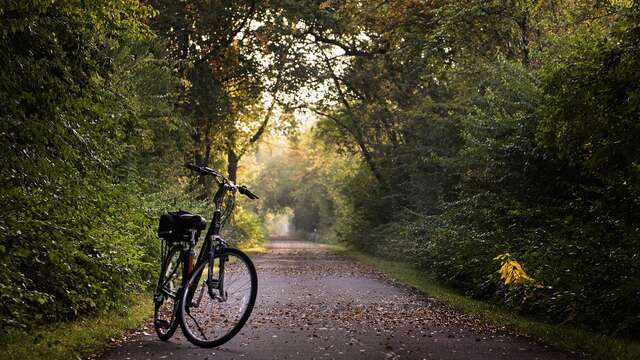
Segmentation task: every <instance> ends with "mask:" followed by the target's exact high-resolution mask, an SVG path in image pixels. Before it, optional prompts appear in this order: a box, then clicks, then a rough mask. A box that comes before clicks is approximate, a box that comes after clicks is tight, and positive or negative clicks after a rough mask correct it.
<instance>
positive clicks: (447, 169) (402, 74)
mask: <svg viewBox="0 0 640 360" xmlns="http://www.w3.org/2000/svg"><path fill="white" fill-rule="evenodd" d="M351 6H353V4H350V3H349V2H346V3H344V4H343V3H340V4H333V3H332V7H331V9H332V11H331V12H328V13H323V15H322V16H324V17H329V18H330V19H333V20H334V21H336V22H339V21H338V19H339V20H340V21H348V22H351V23H350V24H346V25H345V24H343V23H340V24H339V25H335V32H333V33H331V36H328V35H327V34H328V33H329V32H328V31H327V30H326V29H317V28H312V29H310V30H309V31H311V32H313V31H317V32H320V33H321V34H324V35H325V37H324V38H321V37H320V36H317V37H316V39H317V40H318V41H317V42H318V43H320V44H319V45H318V47H319V48H323V47H324V48H325V51H328V50H326V48H328V47H330V46H335V47H336V48H339V49H341V50H342V51H343V52H344V53H347V54H348V55H350V57H347V58H346V59H345V58H344V57H340V56H336V57H333V58H329V59H325V60H324V65H325V68H326V76H327V79H328V83H329V84H330V85H329V86H330V88H331V90H332V91H331V93H330V95H328V96H327V98H328V99H327V100H328V103H329V104H332V105H333V108H328V107H326V106H325V107H323V106H319V107H318V111H317V113H319V114H320V115H322V116H323V118H322V120H321V122H320V123H319V125H318V128H319V134H320V136H319V138H320V139H322V140H324V142H325V143H326V144H328V145H329V146H331V147H332V148H333V149H335V150H336V151H338V152H341V153H344V154H357V155H358V156H359V158H360V161H358V162H357V164H361V165H362V166H361V167H360V168H358V166H357V165H356V166H355V168H356V169H357V171H351V172H346V173H342V174H340V175H339V177H342V180H337V181H335V182H334V184H336V185H337V191H338V192H339V193H340V194H341V197H340V198H339V199H340V201H337V198H332V197H327V199H328V200H330V201H332V202H333V204H334V205H333V206H334V207H335V213H336V214H340V213H344V214H347V215H346V216H342V219H346V220H345V221H336V225H334V230H335V229H337V228H338V224H339V225H340V226H342V227H341V228H340V230H339V231H336V233H337V234H338V236H339V237H340V238H341V239H342V240H343V241H346V242H348V243H351V244H352V245H355V246H356V247H357V248H359V249H363V250H367V251H369V252H372V253H376V254H379V255H384V256H390V254H393V255H394V256H398V257H403V258H404V259H407V258H408V259H410V260H411V261H412V262H414V263H415V264H416V265H418V266H420V267H421V268H422V269H425V271H428V272H431V273H434V274H435V275H436V276H437V277H438V278H439V279H441V280H443V281H445V282H448V283H449V284H451V285H454V286H456V287H458V288H460V289H462V290H464V291H465V292H466V293H467V294H468V295H471V296H474V297H478V298H483V299H491V300H494V301H496V302H500V303H503V304H505V305H507V306H510V307H513V308H516V309H517V310H519V311H522V312H526V313H530V314H534V315H535V316H538V317H540V318H544V319H547V320H549V321H553V322H562V323H575V324H580V325H582V326H586V327H589V328H591V329H595V330H597V331H601V332H608V333H613V334H616V335H620V336H627V337H635V336H637V334H638V333H640V328H639V327H638V326H640V314H639V313H638V309H637V306H635V305H634V302H637V299H638V296H639V295H640V293H638V284H640V271H639V268H638V264H640V262H638V256H640V255H639V254H640V247H639V245H638V244H640V239H638V234H639V233H638V230H637V229H639V228H640V226H639V225H640V224H638V220H637V219H639V218H640V216H639V215H640V208H638V202H637V199H638V198H639V194H638V186H639V185H640V182H638V180H639V179H638V163H639V161H640V158H639V156H638V149H637V146H636V144H635V142H636V141H635V140H636V139H637V138H638V135H640V134H638V118H639V115H640V112H639V106H640V101H639V96H638V91H639V90H638V84H640V81H639V80H640V79H638V74H640V68H639V62H638V59H640V53H639V52H638V51H639V49H640V42H639V39H640V36H639V35H638V34H639V32H638V29H639V27H638V24H639V23H640V21H638V19H639V18H638V14H640V8H639V7H638V4H637V2H630V3H609V4H600V3H599V4H590V3H586V2H585V3H580V4H571V5H568V6H566V7H564V8H562V9H561V8H559V7H558V6H556V5H555V4H552V3H546V2H538V3H531V2H522V1H513V2H480V1H479V2H471V3H465V4H464V5H461V4H459V3H456V2H443V3H442V4H438V5H433V4H422V3H420V4H418V3H417V2H396V3H394V4H393V5H390V4H387V3H382V2H380V3H377V4H371V7H372V8H368V7H363V8H360V9H359V10H360V11H364V10H365V9H366V11H367V12H373V13H376V11H378V12H379V13H378V15H379V16H380V17H381V19H384V20H380V21H375V20H373V19H371V18H370V17H367V16H362V17H361V18H357V17H345V15H344V13H343V12H345V11H347V10H353V9H352V8H351ZM368 15H371V14H368ZM318 16H319V15H318ZM387 22H392V23H393V24H394V26H392V27H385V26H384V24H388V23H387ZM321 24H322V26H328V27H331V26H334V25H332V23H331V21H329V20H328V19H324V18H323V19H322V21H321ZM419 24H420V25H419ZM423 24H428V25H423ZM354 29H359V30H354ZM350 32H351V33H350ZM357 32H360V33H358V34H355V33H357ZM362 34H366V35H367V36H361V35H362ZM352 37H356V38H357V39H358V40H357V41H356V40H353V38H352ZM327 38H328V40H327ZM361 42H362V43H361ZM334 51H335V50H334ZM336 104H338V105H336ZM390 248H393V249H394V250H395V251H389V249H390ZM505 253H509V254H512V256H513V257H514V258H516V259H518V264H520V265H521V266H522V267H523V270H525V271H526V274H528V276H530V277H531V278H533V279H535V283H534V282H530V283H529V284H527V285H526V286H522V287H517V288H513V287H511V288H509V287H505V286H504V285H503V282H502V281H501V280H500V275H499V274H498V270H499V269H500V265H499V264H497V263H496V262H495V261H494V260H493V259H494V258H495V257H496V256H498V255H500V254H505ZM525 288H526V289H525Z"/></svg>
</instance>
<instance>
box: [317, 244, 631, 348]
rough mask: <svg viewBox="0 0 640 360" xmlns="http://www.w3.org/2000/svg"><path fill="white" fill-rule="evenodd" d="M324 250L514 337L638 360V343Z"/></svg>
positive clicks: (390, 265)
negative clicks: (532, 315)
mask: <svg viewBox="0 0 640 360" xmlns="http://www.w3.org/2000/svg"><path fill="white" fill-rule="evenodd" d="M326 248H327V249H329V250H331V251H334V252H337V253H341V254H343V255H346V256H349V257H351V258H354V259H356V260H358V261H360V262H363V263H365V264H368V265H370V266H372V267H374V268H375V269H377V270H378V271H380V272H382V273H385V274H387V275H389V276H391V277H392V278H394V279H395V280H397V281H399V282H400V283H402V284H404V285H407V286H410V287H413V288H415V289H417V290H419V291H420V292H422V293H424V294H426V295H428V296H430V297H432V298H434V299H436V300H438V301H440V302H442V303H444V304H446V305H448V306H449V307H451V308H453V309H455V310H458V311H460V312H463V313H466V314H469V315H472V316H474V317H476V318H478V319H480V320H483V321H486V322H487V323H490V324H493V325H495V326H499V327H502V326H504V327H506V328H508V329H511V330H512V331H515V332H517V333H520V334H523V335H526V336H530V337H533V338H535V339H537V340H538V341H539V342H542V343H545V344H548V345H551V346H554V347H557V348H561V349H569V350H573V351H577V352H579V353H582V354H585V355H586V357H588V358H593V359H607V360H610V359H620V360H638V359H640V343H638V342H630V341H625V340H620V339H616V338H613V337H610V336H604V335H598V334H594V333H592V332H589V331H586V330H583V329H579V328H575V327H569V326H562V325H554V324H548V323H544V322H540V321H536V320H532V319H528V318H526V317H523V316H519V315H517V314H515V313H513V312H510V311H508V310H506V309H504V308H501V307H499V306H498V305H495V304H491V303H486V302H482V301H478V300H474V299H470V298H468V297H466V296H464V295H462V294H460V293H459V292H457V291H455V290H453V289H451V288H449V287H446V286H443V285H442V284H440V283H439V282H438V281H437V280H436V279H435V278H434V277H431V276H429V275H428V274H425V273H424V271H420V270H418V269H417V268H415V267H413V266H412V265H409V264H405V263H400V262H396V261H389V260H384V259H381V258H378V257H374V256H371V255H368V254H364V253H361V252H358V251H354V250H349V249H346V248H344V247H341V246H338V245H327V246H326Z"/></svg>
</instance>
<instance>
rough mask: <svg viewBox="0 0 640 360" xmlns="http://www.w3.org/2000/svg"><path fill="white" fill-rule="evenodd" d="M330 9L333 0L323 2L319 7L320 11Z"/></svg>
mask: <svg viewBox="0 0 640 360" xmlns="http://www.w3.org/2000/svg"><path fill="white" fill-rule="evenodd" d="M329 7H331V0H327V1H323V2H321V3H320V5H318V8H319V9H320V10H324V9H326V8H329Z"/></svg>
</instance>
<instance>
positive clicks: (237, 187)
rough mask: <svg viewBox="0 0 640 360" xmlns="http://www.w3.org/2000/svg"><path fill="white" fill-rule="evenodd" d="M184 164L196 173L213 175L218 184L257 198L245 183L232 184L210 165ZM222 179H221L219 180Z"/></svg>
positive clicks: (254, 198)
mask: <svg viewBox="0 0 640 360" xmlns="http://www.w3.org/2000/svg"><path fill="white" fill-rule="evenodd" d="M184 166H185V167H186V168H187V169H189V170H193V171H195V172H197V173H200V174H202V175H213V176H214V177H215V178H216V181H217V182H218V184H219V185H220V186H222V185H224V184H227V185H228V186H229V188H230V189H232V190H234V191H235V190H238V192H239V193H240V194H242V195H244V196H246V197H248V198H249V199H251V200H256V199H259V197H258V195H256V194H254V193H252V192H251V191H250V190H249V189H247V187H246V186H245V185H236V184H233V183H232V182H230V181H228V180H227V179H225V177H224V176H222V175H220V174H219V173H218V172H216V171H215V170H213V169H212V168H210V167H207V166H197V165H194V164H190V163H187V164H184ZM220 179H222V180H220Z"/></svg>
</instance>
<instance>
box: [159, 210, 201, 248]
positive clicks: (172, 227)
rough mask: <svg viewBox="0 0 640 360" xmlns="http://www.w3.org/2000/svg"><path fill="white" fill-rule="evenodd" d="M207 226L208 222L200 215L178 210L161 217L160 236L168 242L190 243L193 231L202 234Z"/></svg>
mask: <svg viewBox="0 0 640 360" xmlns="http://www.w3.org/2000/svg"><path fill="white" fill-rule="evenodd" d="M206 226H207V220H205V218H203V217H202V216H200V215H198V214H192V213H190V212H188V211H184V210H178V211H175V212H168V213H166V214H162V215H161V216H160V224H159V225H158V236H159V237H161V238H163V239H165V240H167V241H168V242H180V241H189V239H190V236H191V230H197V231H198V232H200V231H201V230H203V229H204V228H205V227H206Z"/></svg>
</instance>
